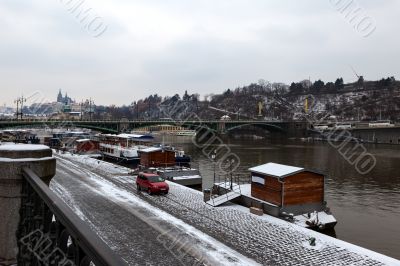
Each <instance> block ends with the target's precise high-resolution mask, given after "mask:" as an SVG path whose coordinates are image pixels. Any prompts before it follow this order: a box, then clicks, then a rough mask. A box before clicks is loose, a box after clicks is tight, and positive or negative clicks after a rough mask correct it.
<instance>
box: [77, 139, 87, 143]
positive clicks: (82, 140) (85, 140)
mask: <svg viewBox="0 0 400 266" xmlns="http://www.w3.org/2000/svg"><path fill="white" fill-rule="evenodd" d="M88 141H90V139H78V140H76V142H79V143H81V142H88Z"/></svg>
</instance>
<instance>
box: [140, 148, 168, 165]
mask: <svg viewBox="0 0 400 266" xmlns="http://www.w3.org/2000/svg"><path fill="white" fill-rule="evenodd" d="M140 164H141V165H143V166H145V167H169V166H174V165H175V152H174V151H164V152H162V151H156V152H149V153H147V152H143V153H141V154H140Z"/></svg>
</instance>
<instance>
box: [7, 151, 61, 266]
mask: <svg viewBox="0 0 400 266" xmlns="http://www.w3.org/2000/svg"><path fill="white" fill-rule="evenodd" d="M24 167H28V168H30V169H32V171H34V172H35V173H36V174H37V175H38V176H39V177H40V178H41V179H42V180H43V181H44V182H45V183H46V184H47V185H49V183H50V180H51V178H52V177H53V176H54V175H55V169H56V160H55V158H52V150H51V149H50V148H49V147H47V146H43V145H25V144H15V145H14V144H6V145H1V146H0V173H1V175H0V210H1V218H0V264H1V265H12V264H16V257H17V253H18V239H17V230H18V225H19V223H20V218H22V217H20V210H21V201H22V198H24V197H25V198H27V197H28V194H29V191H26V190H25V189H24V190H23V189H22V184H23V182H22V179H23V176H22V168H24ZM30 200H31V201H32V203H33V204H35V202H34V199H30ZM35 207H36V208H37V207H39V206H32V208H35ZM27 211H28V210H27ZM21 214H22V215H27V216H29V213H27V214H25V213H24V211H23V210H21ZM2 260H3V261H2Z"/></svg>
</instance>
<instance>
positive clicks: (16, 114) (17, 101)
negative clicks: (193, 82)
mask: <svg viewBox="0 0 400 266" xmlns="http://www.w3.org/2000/svg"><path fill="white" fill-rule="evenodd" d="M14 103H16V104H17V112H16V113H15V116H16V117H17V120H18V116H19V109H18V108H19V99H16V100H15V101H14Z"/></svg>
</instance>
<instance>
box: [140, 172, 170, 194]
mask: <svg viewBox="0 0 400 266" xmlns="http://www.w3.org/2000/svg"><path fill="white" fill-rule="evenodd" d="M136 186H137V190H138V191H141V190H146V191H147V192H148V193H149V194H153V193H154V194H155V193H163V194H168V191H169V186H168V184H167V183H166V182H165V179H164V178H162V177H161V176H159V175H156V174H150V173H139V175H138V177H137V178H136Z"/></svg>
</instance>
